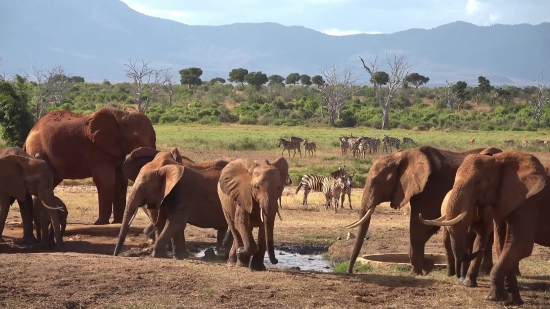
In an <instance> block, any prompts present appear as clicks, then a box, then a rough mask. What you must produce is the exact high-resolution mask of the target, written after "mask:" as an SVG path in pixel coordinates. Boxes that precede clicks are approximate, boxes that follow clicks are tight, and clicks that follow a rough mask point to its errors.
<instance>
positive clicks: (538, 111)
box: [531, 71, 550, 124]
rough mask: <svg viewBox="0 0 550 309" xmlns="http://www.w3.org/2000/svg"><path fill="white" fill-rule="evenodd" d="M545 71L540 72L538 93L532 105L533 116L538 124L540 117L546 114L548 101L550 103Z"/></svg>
mask: <svg viewBox="0 0 550 309" xmlns="http://www.w3.org/2000/svg"><path fill="white" fill-rule="evenodd" d="M545 76H546V75H545V74H544V71H541V72H540V74H539V80H538V81H537V87H538V89H537V94H536V97H535V99H534V100H533V101H531V105H532V106H533V118H535V120H536V121H537V124H539V123H540V118H541V117H542V115H543V114H544V108H545V107H546V105H548V103H550V94H549V93H548V89H547V88H546V82H545V81H544V77H545Z"/></svg>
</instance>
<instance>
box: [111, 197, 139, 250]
mask: <svg viewBox="0 0 550 309" xmlns="http://www.w3.org/2000/svg"><path fill="white" fill-rule="evenodd" d="M136 191H137V190H136V188H134V192H132V196H131V197H130V199H129V201H128V204H127V205H126V209H125V210H124V217H123V218H122V225H121V226H120V232H119V233H118V242H117V244H116V247H115V252H114V254H113V255H114V256H117V255H118V254H119V253H120V250H122V246H123V245H124V241H125V240H126V234H128V230H129V229H130V223H131V222H132V219H133V218H134V216H135V215H136V212H137V209H138V207H139V206H140V205H139V203H138V202H137V200H138V199H136V196H135V193H136Z"/></svg>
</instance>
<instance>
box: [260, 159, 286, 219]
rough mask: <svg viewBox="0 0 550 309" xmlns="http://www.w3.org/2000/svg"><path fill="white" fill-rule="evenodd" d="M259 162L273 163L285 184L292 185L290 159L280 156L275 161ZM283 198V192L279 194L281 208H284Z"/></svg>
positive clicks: (264, 161)
mask: <svg viewBox="0 0 550 309" xmlns="http://www.w3.org/2000/svg"><path fill="white" fill-rule="evenodd" d="M258 162H263V163H266V164H268V165H269V164H271V165H273V166H275V167H276V168H277V169H278V170H279V173H280V179H281V181H283V180H284V182H285V186H290V185H292V179H291V178H290V175H289V174H288V161H287V160H286V159H285V158H283V157H280V158H278V159H277V160H275V161H273V162H269V161H268V160H258ZM281 198H282V194H281V196H279V207H280V208H281V209H283V205H282V203H281Z"/></svg>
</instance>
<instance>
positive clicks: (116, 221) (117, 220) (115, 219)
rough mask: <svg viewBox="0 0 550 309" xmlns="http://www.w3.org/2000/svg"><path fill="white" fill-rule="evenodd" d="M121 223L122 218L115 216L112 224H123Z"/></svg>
mask: <svg viewBox="0 0 550 309" xmlns="http://www.w3.org/2000/svg"><path fill="white" fill-rule="evenodd" d="M121 223H122V218H114V219H113V222H111V224H121Z"/></svg>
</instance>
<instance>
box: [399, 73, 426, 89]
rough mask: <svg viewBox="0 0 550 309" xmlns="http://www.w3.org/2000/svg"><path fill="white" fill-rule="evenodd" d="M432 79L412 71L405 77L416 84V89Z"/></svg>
mask: <svg viewBox="0 0 550 309" xmlns="http://www.w3.org/2000/svg"><path fill="white" fill-rule="evenodd" d="M429 81H430V78H429V77H426V76H424V75H420V74H418V73H411V74H409V75H407V76H406V77H405V82H406V83H408V84H411V85H413V86H414V88H415V89H418V87H420V86H422V85H424V84H426V83H428V82H429Z"/></svg>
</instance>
